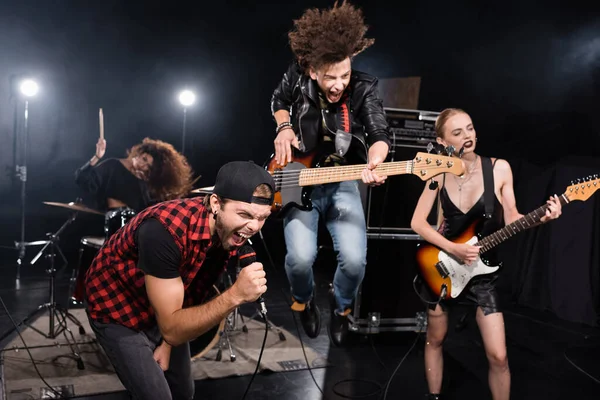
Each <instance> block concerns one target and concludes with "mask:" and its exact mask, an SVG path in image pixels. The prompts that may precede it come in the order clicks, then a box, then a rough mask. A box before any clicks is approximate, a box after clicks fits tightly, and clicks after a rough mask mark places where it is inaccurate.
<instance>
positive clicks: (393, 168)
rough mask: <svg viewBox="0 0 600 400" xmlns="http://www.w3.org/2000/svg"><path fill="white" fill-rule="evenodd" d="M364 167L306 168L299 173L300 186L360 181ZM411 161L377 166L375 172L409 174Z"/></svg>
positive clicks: (411, 165) (389, 174) (385, 174)
mask: <svg viewBox="0 0 600 400" xmlns="http://www.w3.org/2000/svg"><path fill="white" fill-rule="evenodd" d="M365 167H366V165H346V166H342V167H323V168H307V169H305V170H302V171H301V172H300V177H299V179H298V184H299V185H300V186H309V185H320V184H323V183H333V182H343V181H351V180H356V179H360V178H361V176H362V171H363V170H364V169H365ZM412 171H413V162H412V161H395V162H387V163H383V164H379V165H378V166H377V168H375V172H377V173H378V174H379V175H383V176H391V175H400V174H410V173H412Z"/></svg>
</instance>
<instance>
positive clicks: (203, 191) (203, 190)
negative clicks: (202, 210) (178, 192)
mask: <svg viewBox="0 0 600 400" xmlns="http://www.w3.org/2000/svg"><path fill="white" fill-rule="evenodd" d="M214 189H215V187H214V186H205V187H201V188H198V189H194V190H192V191H191V193H201V194H212V192H213V190H214Z"/></svg>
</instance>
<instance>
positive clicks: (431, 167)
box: [412, 152, 465, 181]
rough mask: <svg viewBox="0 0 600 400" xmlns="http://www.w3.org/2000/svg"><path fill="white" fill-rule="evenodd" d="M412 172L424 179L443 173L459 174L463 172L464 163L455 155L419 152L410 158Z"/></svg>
mask: <svg viewBox="0 0 600 400" xmlns="http://www.w3.org/2000/svg"><path fill="white" fill-rule="evenodd" d="M412 173H413V174H415V175H417V176H418V177H419V178H421V179H422V180H424V181H426V180H427V179H430V178H433V177H434V176H437V175H440V174H444V173H450V174H454V175H457V176H460V175H462V174H464V173H465V164H464V163H463V161H462V160H461V159H460V158H457V157H452V156H444V155H441V154H432V153H423V152H420V153H417V155H416V157H415V158H414V159H413V160H412Z"/></svg>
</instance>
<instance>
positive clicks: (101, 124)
mask: <svg viewBox="0 0 600 400" xmlns="http://www.w3.org/2000/svg"><path fill="white" fill-rule="evenodd" d="M99 114H100V139H104V114H102V109H100V113H99Z"/></svg>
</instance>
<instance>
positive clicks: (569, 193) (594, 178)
mask: <svg viewBox="0 0 600 400" xmlns="http://www.w3.org/2000/svg"><path fill="white" fill-rule="evenodd" d="M599 188H600V178H598V174H594V175H590V176H587V177H585V178H580V179H576V180H575V181H571V185H570V186H568V187H567V189H566V190H565V194H564V195H565V196H566V197H567V198H568V199H569V201H573V200H581V201H586V200H587V199H589V198H590V197H591V196H592V195H593V194H594V193H595V192H596V190H598V189H599Z"/></svg>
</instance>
